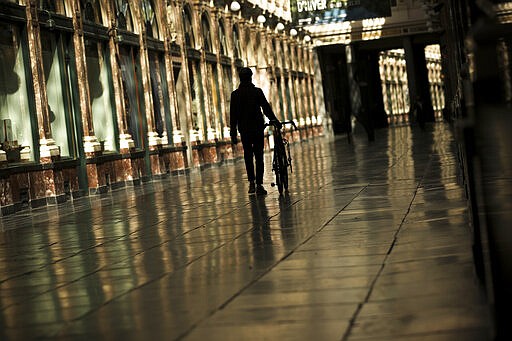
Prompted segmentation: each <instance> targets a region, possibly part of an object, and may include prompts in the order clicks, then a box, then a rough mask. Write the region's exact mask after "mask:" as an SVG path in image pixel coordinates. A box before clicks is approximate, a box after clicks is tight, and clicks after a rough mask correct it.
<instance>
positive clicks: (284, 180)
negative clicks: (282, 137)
mask: <svg viewBox="0 0 512 341" xmlns="http://www.w3.org/2000/svg"><path fill="white" fill-rule="evenodd" d="M277 173H279V176H277ZM277 173H276V177H279V184H278V186H277V188H278V189H279V193H283V190H288V164H287V160H286V154H284V155H281V157H280V158H279V172H277Z"/></svg>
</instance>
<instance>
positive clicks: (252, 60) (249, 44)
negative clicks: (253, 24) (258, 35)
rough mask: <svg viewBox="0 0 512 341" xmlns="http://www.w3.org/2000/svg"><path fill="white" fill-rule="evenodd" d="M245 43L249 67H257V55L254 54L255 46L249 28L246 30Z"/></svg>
mask: <svg viewBox="0 0 512 341" xmlns="http://www.w3.org/2000/svg"><path fill="white" fill-rule="evenodd" d="M244 42H245V56H246V61H247V66H254V65H256V55H255V53H254V45H253V41H252V39H251V29H250V28H249V27H247V28H246V29H245V34H244Z"/></svg>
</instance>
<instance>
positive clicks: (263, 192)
mask: <svg viewBox="0 0 512 341" xmlns="http://www.w3.org/2000/svg"><path fill="white" fill-rule="evenodd" d="M256 194H259V195H266V194H267V191H266V190H265V188H263V186H262V185H258V187H256Z"/></svg>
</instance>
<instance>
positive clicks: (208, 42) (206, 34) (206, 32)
mask: <svg viewBox="0 0 512 341" xmlns="http://www.w3.org/2000/svg"><path fill="white" fill-rule="evenodd" d="M201 33H202V35H203V47H204V50H205V51H206V52H213V42H212V34H211V29H210V18H209V17H208V13H206V12H203V14H201Z"/></svg>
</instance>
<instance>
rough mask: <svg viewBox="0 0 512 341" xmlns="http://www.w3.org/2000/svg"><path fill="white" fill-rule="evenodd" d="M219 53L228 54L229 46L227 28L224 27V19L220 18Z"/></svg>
mask: <svg viewBox="0 0 512 341" xmlns="http://www.w3.org/2000/svg"><path fill="white" fill-rule="evenodd" d="M218 33H219V53H220V54H221V55H224V56H225V55H227V51H228V46H227V41H226V29H225V28H224V20H223V19H222V18H220V19H219V32H218Z"/></svg>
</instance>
